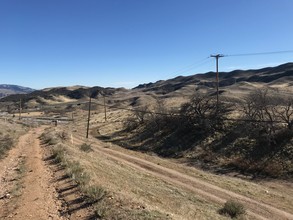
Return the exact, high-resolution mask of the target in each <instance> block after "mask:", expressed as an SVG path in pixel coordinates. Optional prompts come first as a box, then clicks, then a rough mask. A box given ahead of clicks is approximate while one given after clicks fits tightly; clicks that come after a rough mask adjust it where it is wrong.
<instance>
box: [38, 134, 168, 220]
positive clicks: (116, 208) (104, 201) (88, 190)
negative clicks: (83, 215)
mask: <svg viewBox="0 0 293 220" xmlns="http://www.w3.org/2000/svg"><path fill="white" fill-rule="evenodd" d="M60 132H62V131H60V130H58V131H57V130H55V129H53V130H52V131H50V132H49V131H46V132H45V134H44V135H42V137H41V138H42V140H43V142H47V143H50V141H49V140H48V139H50V138H52V139H54V138H58V137H59V135H58V134H60ZM59 139H60V138H59ZM80 146H81V143H78V145H75V146H70V144H69V143H67V144H61V143H59V144H55V145H53V148H52V155H53V157H54V158H55V161H56V162H58V163H60V164H62V165H63V166H64V167H65V169H66V172H67V174H68V175H69V176H70V177H71V178H72V179H73V180H74V181H75V182H76V183H78V184H79V188H80V190H81V192H82V193H83V195H84V196H85V199H86V201H87V202H88V203H91V204H93V207H94V209H95V213H96V215H97V217H104V218H106V219H133V220H135V219H168V217H166V216H164V215H163V214H161V213H159V212H158V211H152V210H148V209H146V208H145V207H144V205H142V204H140V203H135V202H130V203H129V198H128V197H123V196H121V197H120V193H119V199H118V197H117V196H116V192H114V191H112V190H111V188H108V187H107V186H108V184H107V183H105V182H100V181H97V180H99V179H101V178H102V176H101V175H102V174H101V175H100V173H99V172H98V171H97V170H93V169H90V168H89V167H88V166H87V164H88V162H89V161H92V160H95V161H99V160H100V158H93V157H92V156H93V153H92V152H87V153H86V152H84V151H80ZM86 155H88V156H86ZM87 157H88V159H87ZM89 157H90V158H91V159H90V160H89ZM93 164H95V165H96V164H97V163H95V162H93ZM107 172H109V171H108V170H107ZM147 216H149V217H147Z"/></svg>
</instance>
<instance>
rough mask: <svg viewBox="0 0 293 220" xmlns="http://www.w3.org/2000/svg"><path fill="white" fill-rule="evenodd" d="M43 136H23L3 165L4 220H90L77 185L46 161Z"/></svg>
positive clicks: (1, 202)
mask: <svg viewBox="0 0 293 220" xmlns="http://www.w3.org/2000/svg"><path fill="white" fill-rule="evenodd" d="M42 132H43V129H42V128H36V129H32V130H30V131H29V132H28V133H27V134H25V135H23V136H21V137H20V139H19V142H18V144H17V145H16V146H15V147H14V148H13V149H12V150H11V151H10V152H9V155H8V156H7V157H6V158H5V159H4V160H2V161H1V162H0V167H1V168H2V167H3V168H4V169H1V171H0V198H1V199H0V205H1V207H0V219H15V220H18V219H21V220H23V219H29V220H47V219H52V220H60V219H86V217H85V216H87V214H88V211H87V210H84V209H82V208H80V206H81V205H84V204H82V201H80V202H79V203H78V202H77V201H79V200H80V195H79V193H78V191H77V190H76V186H75V185H74V183H72V182H71V181H70V180H69V179H67V178H63V176H64V171H63V170H62V169H58V167H56V166H57V165H54V164H51V165H50V161H48V160H46V149H44V148H42V147H41V146H40V141H39V139H38V137H39V136H40V134H41V133H42ZM52 168H55V169H52ZM65 194H66V195H65Z"/></svg>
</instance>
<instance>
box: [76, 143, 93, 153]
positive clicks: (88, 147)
mask: <svg viewBox="0 0 293 220" xmlns="http://www.w3.org/2000/svg"><path fill="white" fill-rule="evenodd" d="M79 149H80V150H81V151H84V152H90V151H93V149H92V146H91V145H90V144H87V143H83V144H82V145H80V147H79Z"/></svg>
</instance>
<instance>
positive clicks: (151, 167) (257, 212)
mask: <svg viewBox="0 0 293 220" xmlns="http://www.w3.org/2000/svg"><path fill="white" fill-rule="evenodd" d="M74 142H75V143H77V144H82V143H83V141H82V137H75V138H74ZM91 142H93V143H95V145H94V146H95V147H94V149H95V150H97V151H99V152H101V153H103V154H105V155H106V156H107V157H109V158H111V159H114V160H117V161H120V162H122V163H124V164H128V165H130V166H132V167H135V168H137V169H139V170H141V171H143V172H148V173H150V174H152V175H154V176H156V177H159V178H161V179H163V180H165V181H167V182H169V183H172V184H176V185H179V186H181V187H184V188H186V189H188V190H190V191H192V192H194V193H196V194H198V195H201V196H202V197H204V198H206V199H208V200H210V201H213V202H216V203H224V202H225V201H226V200H228V199H231V198H232V199H235V200H238V201H241V203H243V204H244V205H245V207H247V209H248V211H247V212H248V214H249V215H250V216H252V217H253V218H256V219H293V214H291V213H288V212H286V211H283V210H280V209H278V208H275V207H273V206H271V205H268V204H265V203H262V202H260V201H256V200H254V199H251V198H248V197H245V196H243V195H239V194H237V193H234V192H231V191H229V190H226V189H222V188H220V187H218V186H215V185H212V184H210V183H207V182H205V181H202V180H199V179H197V178H195V177H192V176H189V175H186V174H183V173H180V172H178V171H175V170H172V169H169V168H166V167H163V166H161V165H158V164H156V163H153V162H149V161H147V160H144V159H141V158H137V157H135V156H131V155H129V154H125V153H123V152H118V151H116V150H113V149H111V148H108V147H107V148H104V147H103V143H102V142H101V141H98V140H95V139H91Z"/></svg>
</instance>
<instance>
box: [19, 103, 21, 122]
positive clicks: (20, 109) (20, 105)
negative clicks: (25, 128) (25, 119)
mask: <svg viewBox="0 0 293 220" xmlns="http://www.w3.org/2000/svg"><path fill="white" fill-rule="evenodd" d="M20 119H21V99H19V120H20Z"/></svg>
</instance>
